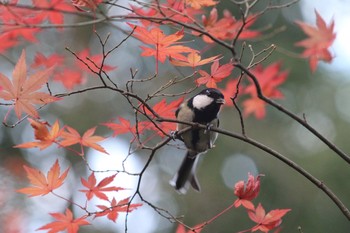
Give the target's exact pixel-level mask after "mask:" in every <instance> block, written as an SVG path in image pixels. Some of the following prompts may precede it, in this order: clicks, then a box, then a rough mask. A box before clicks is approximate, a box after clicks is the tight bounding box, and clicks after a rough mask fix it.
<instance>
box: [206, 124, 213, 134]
mask: <svg viewBox="0 0 350 233" xmlns="http://www.w3.org/2000/svg"><path fill="white" fill-rule="evenodd" d="M213 126H214V125H213V124H211V123H208V124H207V127H206V129H205V130H204V133H205V134H206V133H207V132H208V131H210V130H211V128H212V127H213Z"/></svg>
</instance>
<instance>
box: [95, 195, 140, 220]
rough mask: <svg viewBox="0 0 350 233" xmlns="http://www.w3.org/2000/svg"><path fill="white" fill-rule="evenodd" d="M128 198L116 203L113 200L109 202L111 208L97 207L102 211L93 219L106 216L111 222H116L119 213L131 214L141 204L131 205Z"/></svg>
mask: <svg viewBox="0 0 350 233" xmlns="http://www.w3.org/2000/svg"><path fill="white" fill-rule="evenodd" d="M129 202H130V197H128V198H125V199H123V200H121V201H119V202H117V201H116V199H115V198H113V199H112V201H111V202H110V204H111V206H104V205H98V206H97V207H98V208H100V209H101V210H102V211H101V212H98V213H96V215H95V217H101V216H106V215H107V218H108V219H109V220H111V221H113V222H116V221H117V218H118V216H119V213H120V212H132V211H134V210H135V209H137V208H138V207H140V206H142V204H131V203H129Z"/></svg>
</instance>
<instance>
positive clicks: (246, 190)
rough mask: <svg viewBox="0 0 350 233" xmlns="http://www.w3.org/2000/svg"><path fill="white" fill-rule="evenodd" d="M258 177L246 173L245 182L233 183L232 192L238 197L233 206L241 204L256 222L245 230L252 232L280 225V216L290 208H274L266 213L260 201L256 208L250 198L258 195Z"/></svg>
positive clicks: (263, 230)
mask: <svg viewBox="0 0 350 233" xmlns="http://www.w3.org/2000/svg"><path fill="white" fill-rule="evenodd" d="M260 177H261V176H260V175H259V176H257V177H256V178H255V177H254V176H252V175H251V174H248V181H247V182H246V183H245V182H244V181H239V182H237V183H236V184H235V187H234V194H235V195H236V196H237V197H238V199H237V200H236V201H235V202H234V206H235V207H236V208H237V207H239V206H241V205H242V206H243V207H244V208H246V210H247V211H248V216H249V218H250V219H251V220H252V221H253V222H255V223H256V224H257V225H256V226H254V227H252V228H251V229H250V230H247V231H252V232H253V231H257V230H260V231H262V232H269V231H270V230H273V229H275V228H277V227H279V226H280V225H281V223H282V217H283V216H284V215H285V214H286V213H288V212H289V211H290V210H291V209H275V210H271V211H270V212H268V213H266V212H265V209H264V208H263V206H262V205H261V203H259V204H258V206H257V207H256V208H255V207H254V204H253V203H252V200H253V199H255V198H256V197H257V196H258V195H259V192H260ZM242 232H246V231H242Z"/></svg>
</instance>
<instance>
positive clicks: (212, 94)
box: [189, 88, 225, 124]
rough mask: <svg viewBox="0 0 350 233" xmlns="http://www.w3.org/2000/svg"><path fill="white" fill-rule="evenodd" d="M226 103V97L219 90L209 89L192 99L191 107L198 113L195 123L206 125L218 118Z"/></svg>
mask: <svg viewBox="0 0 350 233" xmlns="http://www.w3.org/2000/svg"><path fill="white" fill-rule="evenodd" d="M224 103H225V99H224V95H223V94H222V93H221V92H220V91H219V90H218V89H215V88H207V89H204V90H202V91H201V92H199V93H198V94H197V95H195V96H194V97H192V99H191V100H190V101H189V105H190V106H189V107H190V108H193V109H194V111H195V113H196V114H195V119H194V121H195V122H199V123H204V124H206V123H209V122H211V121H212V120H214V119H215V118H216V117H217V115H218V113H219V111H220V107H221V105H222V104H224Z"/></svg>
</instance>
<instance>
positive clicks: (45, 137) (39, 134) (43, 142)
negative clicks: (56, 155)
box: [14, 118, 61, 150]
mask: <svg viewBox="0 0 350 233" xmlns="http://www.w3.org/2000/svg"><path fill="white" fill-rule="evenodd" d="M28 121H29V122H30V125H31V126H32V127H33V129H34V137H35V139H36V140H38V141H35V142H26V143H22V144H19V145H16V146H14V147H15V148H32V147H38V148H39V149H40V150H43V149H45V148H47V147H49V146H51V145H52V143H56V142H57V140H56V139H57V138H58V137H59V135H60V133H61V131H60V125H59V123H58V120H56V121H55V123H54V124H53V126H52V128H51V131H49V130H48V129H47V127H48V126H50V125H49V124H48V123H47V122H41V121H37V120H33V119H30V118H28Z"/></svg>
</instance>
